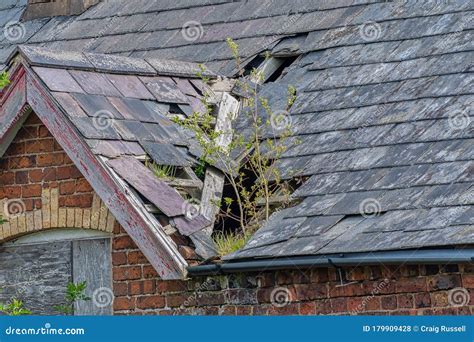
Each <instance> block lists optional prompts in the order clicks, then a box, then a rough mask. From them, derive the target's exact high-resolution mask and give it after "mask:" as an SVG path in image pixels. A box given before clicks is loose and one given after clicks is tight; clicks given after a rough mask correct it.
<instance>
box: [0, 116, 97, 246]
mask: <svg viewBox="0 0 474 342" xmlns="http://www.w3.org/2000/svg"><path fill="white" fill-rule="evenodd" d="M51 189H57V190H54V191H52V190H51ZM48 190H51V191H48ZM53 195H54V200H55V203H54V204H55V205H53V204H52V203H53V202H52V201H53V198H52V196H53ZM45 198H47V199H48V200H47V206H50V207H48V208H46V207H45V205H44V203H43V202H44V199H45ZM93 198H94V192H93V190H92V188H91V186H90V185H89V183H88V182H87V181H86V180H85V178H84V177H83V176H82V175H81V173H80V172H79V171H78V169H77V168H76V167H75V166H74V164H73V162H72V161H71V160H70V159H69V157H68V156H67V155H66V153H65V152H64V151H63V149H62V148H61V146H59V145H58V143H57V142H56V140H55V139H54V138H53V137H52V136H51V134H50V132H49V131H48V129H47V128H46V127H45V126H44V125H43V124H42V123H41V121H40V120H39V119H38V117H37V116H36V115H35V114H31V115H30V116H29V117H28V119H27V121H26V122H25V124H24V125H23V127H22V128H21V129H20V131H19V132H18V133H17V135H16V137H15V138H14V140H13V142H12V144H11V145H10V146H9V148H8V149H7V151H6V153H5V154H4V156H3V157H2V158H0V201H2V200H3V202H7V201H8V202H14V201H15V202H19V203H21V205H22V206H23V208H21V209H22V210H21V211H25V213H24V214H25V215H22V216H18V217H17V218H14V219H12V220H11V221H12V222H10V223H11V224H10V226H11V227H10V228H9V229H11V231H10V232H7V233H8V234H7V233H6V232H5V230H4V231H3V233H2V226H1V225H0V241H1V240H2V239H9V238H12V237H13V236H18V235H21V234H24V233H28V232H30V231H31V230H32V229H31V225H32V224H33V225H34V226H35V229H38V227H41V228H39V229H43V228H57V227H60V226H59V222H58V220H59V217H58V216H59V214H58V212H61V213H62V214H66V212H67V213H68V214H70V215H69V216H71V215H74V218H72V217H69V218H68V217H62V219H63V223H64V220H66V221H67V222H68V223H69V225H68V226H69V227H82V216H79V214H82V212H84V213H85V212H86V211H87V212H89V211H90V210H89V209H85V208H91V206H92V202H93ZM1 209H2V210H1V211H0V214H3V216H4V218H6V219H8V216H9V215H8V213H7V212H4V211H5V206H4V205H2V208H1ZM17 209H18V206H17ZM54 209H56V212H54ZM83 209H85V210H83ZM7 210H8V209H7ZM46 210H47V211H46ZM32 212H35V213H36V214H38V215H34V217H33V215H32V214H33V213H32ZM46 212H47V215H46V214H45V213H46ZM29 214H31V215H29ZM84 215H85V214H84ZM38 218H39V220H41V222H36V221H38ZM78 218H81V219H80V220H78ZM32 220H33V221H32ZM77 221H81V222H80V223H81V225H77V224H76V223H78V222H77ZM84 222H85V220H84ZM13 223H15V228H14V227H13ZM71 223H73V224H72V225H71ZM25 224H27V227H25ZM53 226H54V227H53ZM14 229H16V230H14ZM2 234H3V235H2Z"/></svg>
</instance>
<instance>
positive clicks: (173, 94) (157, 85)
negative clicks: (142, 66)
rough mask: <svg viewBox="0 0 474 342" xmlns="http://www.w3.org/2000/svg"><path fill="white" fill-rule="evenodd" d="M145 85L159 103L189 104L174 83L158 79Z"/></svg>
mask: <svg viewBox="0 0 474 342" xmlns="http://www.w3.org/2000/svg"><path fill="white" fill-rule="evenodd" d="M145 84H146V86H147V88H148V90H150V92H151V93H152V94H153V95H154V96H155V98H156V99H157V100H158V102H166V103H188V99H187V97H186V96H185V95H184V94H183V93H182V92H181V90H179V88H178V87H177V86H176V84H175V83H173V82H167V81H163V80H159V79H156V80H153V81H146V83H145Z"/></svg>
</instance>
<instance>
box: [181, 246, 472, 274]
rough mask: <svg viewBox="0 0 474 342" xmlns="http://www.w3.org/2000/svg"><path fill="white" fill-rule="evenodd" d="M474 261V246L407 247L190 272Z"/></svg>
mask: <svg viewBox="0 0 474 342" xmlns="http://www.w3.org/2000/svg"><path fill="white" fill-rule="evenodd" d="M473 261H474V249H473V248H470V249H438V250H404V251H388V252H373V253H350V254H332V255H317V256H302V257H288V258H273V259H257V260H256V259H251V260H248V261H229V262H224V263H222V264H212V265H200V266H192V267H188V274H189V276H203V275H219V274H228V273H239V272H255V271H260V272H261V271H271V270H283V269H284V270H290V269H302V268H313V267H343V266H358V265H377V264H384V265H397V264H456V263H470V262H473Z"/></svg>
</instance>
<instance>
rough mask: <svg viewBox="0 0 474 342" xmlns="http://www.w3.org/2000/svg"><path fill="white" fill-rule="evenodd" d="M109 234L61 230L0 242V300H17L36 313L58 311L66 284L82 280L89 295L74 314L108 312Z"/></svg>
mask: <svg viewBox="0 0 474 342" xmlns="http://www.w3.org/2000/svg"><path fill="white" fill-rule="evenodd" d="M110 255H111V254H110V237H109V235H108V234H107V233H104V232H98V231H89V230H79V229H77V228H74V229H61V230H51V231H47V232H40V233H36V234H30V235H27V236H24V237H22V238H20V239H18V240H15V241H13V242H9V243H5V244H3V245H0V289H1V291H0V302H1V303H7V302H9V301H10V300H11V299H12V298H18V299H21V300H22V301H23V302H24V305H25V307H26V308H27V309H29V310H31V311H32V313H33V314H36V315H51V314H58V313H59V312H58V311H57V310H56V309H55V306H57V305H63V304H65V300H64V295H65V292H66V287H67V284H68V283H70V282H73V283H76V284H77V283H79V282H83V281H85V282H86V284H87V288H86V294H87V296H88V297H90V298H91V299H90V300H88V301H80V302H77V303H76V304H75V305H74V315H110V314H112V301H113V295H112V277H111V269H112V267H111V258H110Z"/></svg>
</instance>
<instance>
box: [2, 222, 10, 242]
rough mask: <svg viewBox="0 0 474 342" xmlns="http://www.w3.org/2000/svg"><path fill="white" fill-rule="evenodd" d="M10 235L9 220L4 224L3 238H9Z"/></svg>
mask: <svg viewBox="0 0 474 342" xmlns="http://www.w3.org/2000/svg"><path fill="white" fill-rule="evenodd" d="M10 235H11V231H10V222H8V221H7V222H5V223H4V224H3V237H2V239H5V238H8V237H9V236H10Z"/></svg>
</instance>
